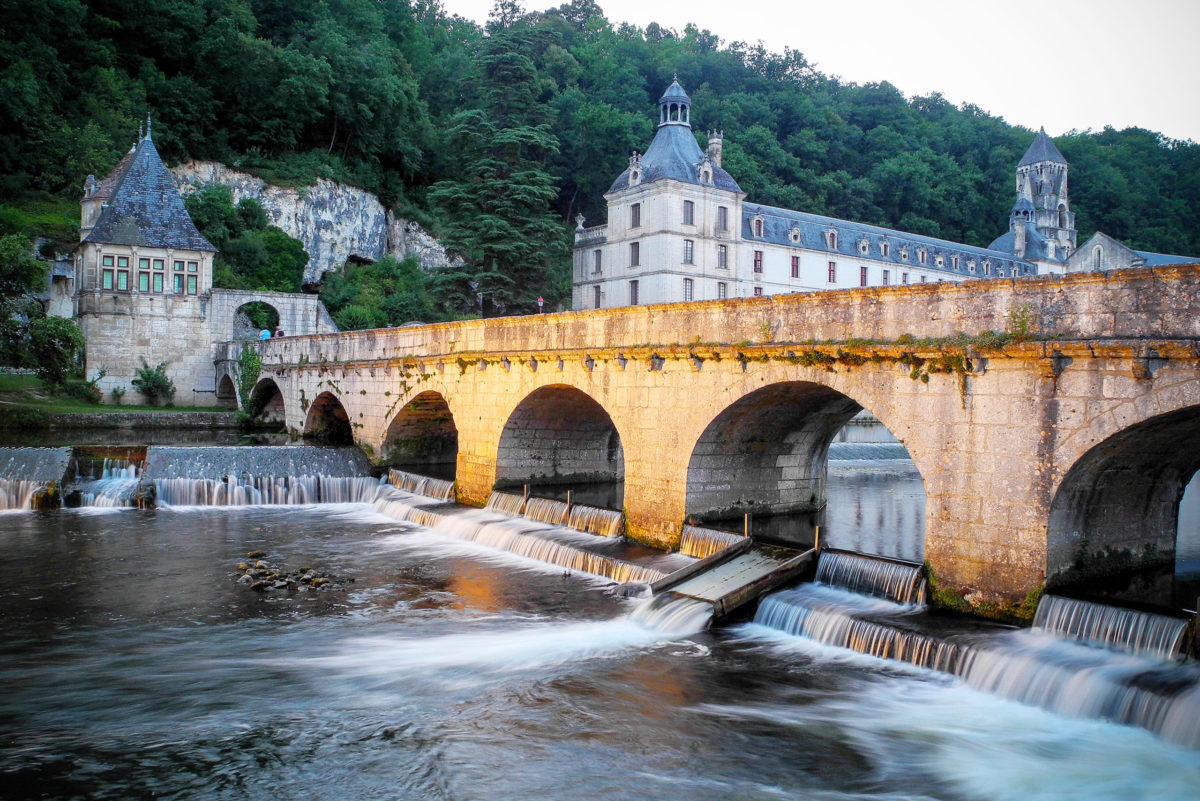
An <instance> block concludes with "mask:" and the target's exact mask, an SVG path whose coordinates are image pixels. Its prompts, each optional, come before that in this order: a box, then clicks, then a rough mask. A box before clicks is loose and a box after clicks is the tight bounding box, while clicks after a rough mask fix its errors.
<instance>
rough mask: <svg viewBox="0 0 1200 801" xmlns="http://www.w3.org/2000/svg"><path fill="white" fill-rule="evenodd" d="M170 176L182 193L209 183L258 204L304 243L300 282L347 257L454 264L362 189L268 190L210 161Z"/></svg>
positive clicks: (320, 184)
mask: <svg viewBox="0 0 1200 801" xmlns="http://www.w3.org/2000/svg"><path fill="white" fill-rule="evenodd" d="M171 172H172V173H173V174H174V176H175V179H176V180H177V181H178V182H179V186H180V191H181V192H183V193H184V194H187V193H189V192H194V191H196V190H197V189H200V188H201V187H204V186H206V185H208V184H224V185H225V186H228V187H229V188H230V189H231V190H232V192H233V199H234V202H235V203H236V202H238V201H240V200H241V199H242V198H247V197H250V198H254V199H255V200H257V201H258V202H259V203H261V204H262V206H263V209H265V210H266V212H267V217H268V219H270V221H271V224H272V225H276V226H278V227H280V228H282V229H283V230H284V231H286V232H287V233H288V235H289V236H293V237H295V238H296V239H299V240H300V241H301V242H303V243H304V249H305V250H306V251H308V257H309V260H308V267H307V268H306V269H305V271H304V282H305V283H315V282H317V281H320V280H321V276H322V274H324V273H326V272H328V271H330V270H333V269H335V268H336V267H338V266H340V265H341V264H342V263H343V262H345V261H346V260H347V259H350V258H357V259H365V260H368V261H376V260H378V259H379V258H381V257H382V256H384V255H387V254H391V255H393V256H395V257H396V258H404V257H406V256H415V257H416V258H417V259H418V261H420V263H421V267H422V268H423V269H425V270H426V271H429V270H432V269H435V268H438V267H444V266H446V265H447V264H456V263H458V262H459V260H458V259H456V258H451V257H450V256H448V255H447V254H446V250H445V248H443V247H442V246H441V244H440V243H439V242H438V241H437V240H436V239H434V238H433V237H432V236H430V235H429V234H428V233H426V232H425V231H424V230H423V229H422V228H421V227H420V226H419V225H417V224H416V223H415V222H411V221H409V220H404V219H398V218H396V217H395V216H394V215H393V214H392V213H391V212H390V211H389V210H387V209H386V208H384V206H383V204H382V203H380V202H379V199H378V198H376V197H375V196H374V195H372V194H371V193H370V192H365V191H363V190H362V189H357V188H355V187H352V186H346V185H344V184H336V183H334V182H332V181H327V180H325V179H323V178H322V179H319V180H318V181H317V182H316V183H315V184H313V185H312V186H306V187H300V188H286V187H278V186H271V185H270V184H268V183H266V182H265V181H263V180H262V179H261V178H255V177H254V176H253V175H250V174H248V173H244V172H238V171H237V170H233V169H230V168H229V167H226V166H225V165H224V164H220V163H218V162H213V161H190V162H185V163H183V164H180V165H179V166H177V167H175V168H173V169H172V170H171Z"/></svg>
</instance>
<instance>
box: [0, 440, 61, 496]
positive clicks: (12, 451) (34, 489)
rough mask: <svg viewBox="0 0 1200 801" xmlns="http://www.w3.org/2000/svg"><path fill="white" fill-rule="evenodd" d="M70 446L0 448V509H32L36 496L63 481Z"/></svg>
mask: <svg viewBox="0 0 1200 801" xmlns="http://www.w3.org/2000/svg"><path fill="white" fill-rule="evenodd" d="M70 459H71V449H70V448H0V509H29V508H31V507H32V506H33V499H34V496H35V495H36V494H37V493H38V492H39V491H40V490H42V489H44V488H45V487H46V486H48V485H49V484H50V483H51V482H57V481H62V479H63V476H64V474H65V473H66V470H67V465H68V463H69V461H70Z"/></svg>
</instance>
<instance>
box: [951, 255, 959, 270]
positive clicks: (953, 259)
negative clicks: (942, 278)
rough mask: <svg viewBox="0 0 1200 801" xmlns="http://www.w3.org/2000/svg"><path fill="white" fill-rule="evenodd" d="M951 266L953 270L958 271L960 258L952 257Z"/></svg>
mask: <svg viewBox="0 0 1200 801" xmlns="http://www.w3.org/2000/svg"><path fill="white" fill-rule="evenodd" d="M950 266H951V267H953V268H954V269H956V270H957V269H958V256H951V257H950Z"/></svg>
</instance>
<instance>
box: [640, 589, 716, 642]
mask: <svg viewBox="0 0 1200 801" xmlns="http://www.w3.org/2000/svg"><path fill="white" fill-rule="evenodd" d="M712 613H713V606H712V604H710V603H707V602H706V601H697V600H696V599H695V598H688V597H686V596H683V595H676V594H674V593H670V592H667V593H664V594H662V595H657V596H655V597H654V598H651V599H650V600H648V601H646V602H645V603H644V604H642V605H641V606H639V607H638V608H637V609H635V610H633V613H632V614H631V615H630V618H631V619H632V620H633V621H634V622H635V623H638V624H639V625H641V626H643V627H645V628H648V629H651V630H653V631H662V632H668V633H679V634H689V633H692V632H697V631H703V630H704V629H706V628H708V626H709V623H711V622H712Z"/></svg>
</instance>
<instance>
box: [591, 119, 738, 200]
mask: <svg viewBox="0 0 1200 801" xmlns="http://www.w3.org/2000/svg"><path fill="white" fill-rule="evenodd" d="M703 158H704V152H703V151H701V150H700V145H698V144H696V137H695V135H693V134H692V128H691V126H689V125H680V124H677V123H667V124H666V125H661V126H659V129H658V132H657V133H656V134H654V141H653V142H651V143H650V148H649V150H647V151H646V152H645V153H644V154H643V155H642V180H641V183H643V184H649V183H654V182H655V181H665V180H667V179H672V180H675V181H682V182H683V183H687V184H700V173H699V170H698V167H699V165H700V162H701V160H702V159H703ZM710 185H711V186H714V187H716V188H717V189H724V190H725V191H727V192H738V193H740V192H741V191H742V188H741V187H740V186H738V183H737V181H735V180H733V176H732V175H730V174H729V173H727V172H726V171H725V170H724V169H722V168H720V167H718V166H716V165H715V164H714V165H713V180H712V184H710ZM628 188H629V169H628V168H627V169H626V170H625V172H623V173H621V174H620V175H619V176H617V180H616V181H614V182H613V185H612V186H611V187H609V190H608V191H609V192H617V191H620V190H622V189H628Z"/></svg>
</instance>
